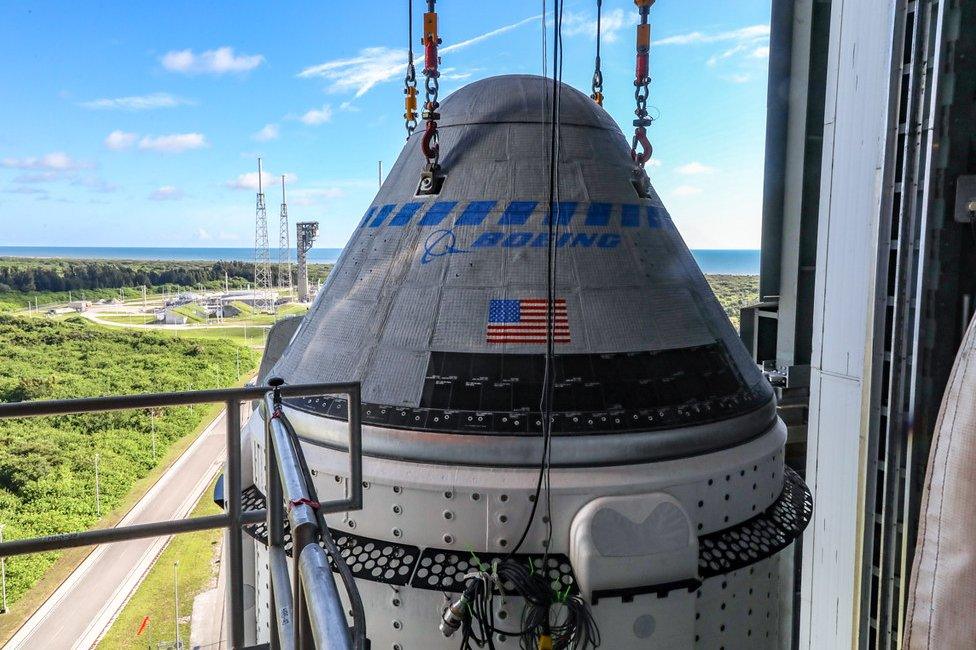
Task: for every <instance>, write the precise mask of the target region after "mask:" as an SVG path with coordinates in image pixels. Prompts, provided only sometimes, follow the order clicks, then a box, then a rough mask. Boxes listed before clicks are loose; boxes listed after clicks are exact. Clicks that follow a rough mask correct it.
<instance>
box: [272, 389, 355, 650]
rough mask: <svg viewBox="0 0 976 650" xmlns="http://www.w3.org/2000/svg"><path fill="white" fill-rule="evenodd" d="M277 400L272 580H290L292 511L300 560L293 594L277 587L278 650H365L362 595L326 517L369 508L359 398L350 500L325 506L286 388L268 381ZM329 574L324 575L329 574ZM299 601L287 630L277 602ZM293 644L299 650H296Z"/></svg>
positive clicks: (274, 607) (351, 420)
mask: <svg viewBox="0 0 976 650" xmlns="http://www.w3.org/2000/svg"><path fill="white" fill-rule="evenodd" d="M268 383H269V385H271V386H272V388H273V389H274V392H273V393H271V394H268V395H267V396H266V397H265V399H264V403H263V407H264V412H265V462H266V464H267V467H266V471H267V485H266V489H267V491H268V495H269V498H268V509H267V510H266V512H267V517H268V519H267V525H268V531H269V534H268V550H269V562H270V564H271V565H272V566H271V567H270V569H271V572H272V574H278V575H282V576H286V575H288V567H287V560H286V559H285V554H284V552H283V548H284V539H283V536H282V533H281V531H282V528H283V525H284V519H285V516H286V514H285V512H284V509H283V507H282V505H283V504H284V503H287V504H288V512H287V518H288V523H289V527H290V529H291V537H292V557H293V559H294V571H293V574H294V577H295V578H294V579H295V583H294V586H293V592H292V593H289V592H290V590H289V589H288V588H287V586H286V585H285V584H283V583H284V581H283V580H279V582H278V584H276V585H272V593H271V602H272V608H271V610H272V625H271V647H272V648H280V647H297V648H311V647H315V648H335V649H339V650H352V649H353V648H356V649H357V650H360V648H362V647H363V646H364V645H365V643H364V642H363V641H364V640H365V630H364V628H363V626H364V625H365V616H364V614H363V611H362V602H361V598H360V597H359V594H358V591H356V585H355V582H354V579H353V578H352V575H351V574H350V573H349V572H348V567H347V566H346V565H345V561H344V560H343V559H342V558H341V557H339V556H338V554H337V552H336V551H335V544H334V542H333V541H332V538H331V535H332V533H331V531H330V530H329V529H328V527H327V525H326V524H325V520H324V518H323V515H324V514H325V513H328V512H341V511H349V510H358V509H360V508H361V507H362V503H363V486H362V429H361V425H360V420H359V411H360V408H359V406H358V405H359V403H360V400H359V393H358V390H357V391H355V392H354V391H350V392H349V393H348V395H349V405H350V409H349V414H350V417H349V475H350V479H349V480H350V490H349V492H350V493H349V496H348V497H346V498H344V499H336V500H332V501H327V502H324V503H318V502H317V497H316V492H315V490H314V485H313V484H312V477H311V475H310V474H309V472H308V466H307V463H306V462H305V458H304V455H303V453H302V450H301V443H300V442H299V441H298V437H297V436H296V435H295V431H294V429H292V427H291V424H290V423H289V422H288V418H287V416H286V415H285V413H284V411H283V405H282V402H281V397H282V393H283V391H282V390H281V389H282V388H283V382H282V381H281V380H280V379H276V378H273V379H271V380H269V382H268ZM320 538H321V539H322V540H323V543H325V544H326V546H327V548H330V549H331V550H330V553H331V554H332V555H333V556H334V557H333V560H334V561H335V563H336V566H337V569H338V570H339V572H340V575H342V577H343V582H344V583H345V586H346V591H347V593H348V595H349V598H350V604H351V606H352V610H353V624H354V629H355V632H356V635H355V642H354V639H353V638H352V636H351V635H350V630H349V627H348V625H347V622H346V616H345V613H344V612H343V609H342V603H341V600H340V599H339V595H338V590H337V588H336V580H335V576H334V575H333V573H332V570H331V568H330V567H329V562H328V556H327V554H326V552H325V551H324V550H323V549H322V548H321V547H320V546H319V544H318V541H319V539H320ZM323 567H324V568H323ZM279 598H281V599H288V598H293V601H292V602H293V609H292V610H291V612H292V619H293V623H294V625H293V627H291V628H289V627H287V626H285V625H283V621H282V618H281V609H280V608H279V607H278V599H279ZM289 642H290V643H293V644H294V645H293V646H290V645H289Z"/></svg>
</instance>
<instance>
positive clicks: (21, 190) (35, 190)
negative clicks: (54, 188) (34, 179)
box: [4, 187, 48, 197]
mask: <svg viewBox="0 0 976 650" xmlns="http://www.w3.org/2000/svg"><path fill="white" fill-rule="evenodd" d="M4 192H7V193H9V194H33V195H36V196H43V197H47V196H48V191H47V190H43V189H41V188H39V187H11V188H10V189H6V190H4Z"/></svg>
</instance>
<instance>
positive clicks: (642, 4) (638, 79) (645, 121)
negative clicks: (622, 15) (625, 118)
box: [630, 0, 654, 170]
mask: <svg viewBox="0 0 976 650" xmlns="http://www.w3.org/2000/svg"><path fill="white" fill-rule="evenodd" d="M634 4H635V5H637V9H638V11H639V12H640V24H639V25H637V70H636V73H635V75H634V87H635V89H634V99H635V100H637V109H636V110H635V111H634V114H635V115H636V116H637V119H635V120H634V127H635V128H634V138H633V140H631V145H630V157H631V158H633V159H634V162H635V163H637V166H638V168H639V169H641V170H643V169H644V165H645V164H647V161H648V160H650V159H651V154H652V153H653V151H654V148H653V147H652V146H651V143H650V141H649V140H648V139H647V127H649V126H650V125H651V123H652V122H653V121H654V120H653V119H651V118H650V117H648V116H647V96H648V94H649V93H650V90H649V88H648V86H650V83H651V77H650V67H649V58H650V51H651V26H650V25H649V24H648V22H647V17H648V14H649V13H650V10H651V6H652V5H653V4H654V0H634Z"/></svg>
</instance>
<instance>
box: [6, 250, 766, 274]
mask: <svg viewBox="0 0 976 650" xmlns="http://www.w3.org/2000/svg"><path fill="white" fill-rule="evenodd" d="M341 252H342V249H341V248H313V249H312V250H311V251H310V252H309V254H308V259H309V261H310V262H314V263H319V264H325V263H329V262H335V261H336V260H337V259H338V258H339V253H341ZM691 254H692V255H694V256H695V260H696V261H697V262H698V265H699V266H700V267H701V269H702V272H703V273H706V274H709V275H717V274H723V275H758V274H759V250H756V249H714V248H712V249H692V251H691ZM0 257H44V258H52V257H53V258H64V259H76V260H77V259H98V260H173V261H207V262H209V261H218V260H233V261H238V262H249V261H251V260H253V259H254V251H253V249H250V248H126V247H109V246H77V247H75V246H0ZM277 258H278V257H277V251H276V250H272V251H271V259H272V260H275V259H277Z"/></svg>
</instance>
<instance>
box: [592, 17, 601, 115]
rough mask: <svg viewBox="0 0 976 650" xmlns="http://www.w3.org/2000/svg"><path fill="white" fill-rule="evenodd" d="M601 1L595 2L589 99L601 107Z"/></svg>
mask: <svg viewBox="0 0 976 650" xmlns="http://www.w3.org/2000/svg"><path fill="white" fill-rule="evenodd" d="M602 10H603V0H596V62H595V64H594V69H593V94H592V95H590V97H591V98H592V99H593V101H595V102H596V103H597V104H598V105H600V106H603V71H602V70H601V69H600V31H601V24H600V19H601V14H602V13H603V11H602Z"/></svg>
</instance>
